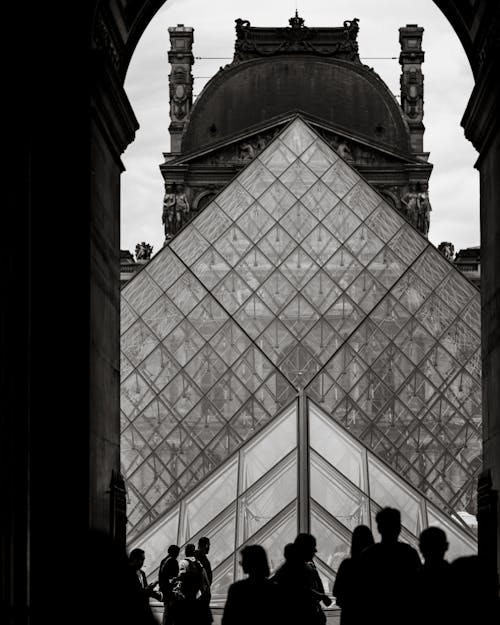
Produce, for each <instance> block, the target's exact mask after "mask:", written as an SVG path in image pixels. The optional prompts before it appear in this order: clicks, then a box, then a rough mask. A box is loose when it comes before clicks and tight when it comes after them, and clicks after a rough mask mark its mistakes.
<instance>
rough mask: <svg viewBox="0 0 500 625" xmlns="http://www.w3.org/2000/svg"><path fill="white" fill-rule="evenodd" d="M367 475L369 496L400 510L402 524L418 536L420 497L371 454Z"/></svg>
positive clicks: (420, 521)
mask: <svg viewBox="0 0 500 625" xmlns="http://www.w3.org/2000/svg"><path fill="white" fill-rule="evenodd" d="M368 475H369V480H370V497H371V498H372V499H374V500H375V501H376V502H377V503H378V504H379V505H381V506H390V507H392V508H397V509H398V510H399V511H400V512H401V522H402V524H403V525H404V526H405V527H407V528H408V529H409V530H410V531H411V532H413V534H415V535H417V536H418V534H419V531H420V530H419V528H422V520H421V510H420V504H421V499H420V497H418V496H417V495H416V494H415V493H414V492H412V491H411V490H410V488H409V487H408V486H407V485H406V484H404V483H403V482H402V481H401V480H399V479H398V478H397V477H396V475H395V474H394V473H393V472H392V471H390V470H389V469H387V468H386V467H385V466H383V465H382V464H381V463H380V462H379V461H378V460H376V459H375V458H374V457H373V456H372V455H371V454H369V456H368Z"/></svg>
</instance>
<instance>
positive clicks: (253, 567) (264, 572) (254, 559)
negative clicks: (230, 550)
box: [240, 545, 271, 579]
mask: <svg viewBox="0 0 500 625" xmlns="http://www.w3.org/2000/svg"><path fill="white" fill-rule="evenodd" d="M240 555H241V560H240V564H241V568H242V569H243V572H244V573H246V574H247V575H248V576H249V577H258V578H261V579H262V578H266V577H269V575H270V573H271V572H270V570H269V564H268V562H267V554H266V550H265V549H264V547H262V546H261V545H247V546H246V547H243V549H242V550H241V551H240Z"/></svg>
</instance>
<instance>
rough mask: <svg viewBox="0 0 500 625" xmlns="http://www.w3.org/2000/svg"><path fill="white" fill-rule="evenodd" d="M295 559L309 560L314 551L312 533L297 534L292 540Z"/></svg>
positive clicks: (312, 556) (314, 542)
mask: <svg viewBox="0 0 500 625" xmlns="http://www.w3.org/2000/svg"><path fill="white" fill-rule="evenodd" d="M293 544H294V551H295V554H296V556H297V559H298V560H299V561H301V562H309V561H310V560H312V559H313V558H314V554H315V553H316V539H315V538H314V536H313V535H312V534H305V533H303V534H298V535H297V538H296V539H295V540H294V542H293Z"/></svg>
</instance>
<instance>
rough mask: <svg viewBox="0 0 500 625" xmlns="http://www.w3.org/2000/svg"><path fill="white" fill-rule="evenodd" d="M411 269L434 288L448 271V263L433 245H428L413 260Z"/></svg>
mask: <svg viewBox="0 0 500 625" xmlns="http://www.w3.org/2000/svg"><path fill="white" fill-rule="evenodd" d="M412 269H413V271H414V272H415V273H416V275H417V276H419V277H420V278H422V280H424V282H426V283H427V284H428V285H429V286H430V287H431V288H433V289H434V288H435V287H436V286H437V285H438V284H439V283H440V282H441V280H442V279H443V278H444V277H445V275H446V274H447V273H449V271H450V264H449V263H448V262H446V261H445V260H444V258H443V256H442V255H441V254H440V253H439V252H438V251H437V250H436V249H435V248H433V247H431V246H430V245H429V247H428V248H427V249H426V250H425V251H424V253H423V254H422V255H421V256H420V257H419V258H418V259H417V260H416V261H415V263H414V265H413V267H412Z"/></svg>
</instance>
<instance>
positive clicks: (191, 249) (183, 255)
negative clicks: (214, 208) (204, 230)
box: [170, 225, 209, 266]
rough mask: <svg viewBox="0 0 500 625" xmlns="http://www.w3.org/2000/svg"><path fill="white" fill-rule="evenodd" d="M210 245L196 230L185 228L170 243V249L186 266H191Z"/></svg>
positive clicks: (192, 227)
mask: <svg viewBox="0 0 500 625" xmlns="http://www.w3.org/2000/svg"><path fill="white" fill-rule="evenodd" d="M208 246H209V243H208V242H207V240H206V239H204V238H203V237H202V236H201V234H200V233H199V232H198V231H197V230H196V228H195V227H194V226H193V225H191V227H190V228H184V229H183V230H181V231H180V232H179V234H177V235H176V237H175V239H173V241H172V242H171V243H170V247H171V248H172V250H173V251H174V252H175V253H176V254H177V256H178V257H179V258H180V259H181V260H183V261H184V262H185V263H186V265H188V266H189V265H191V264H192V263H193V262H194V261H195V260H196V259H197V258H198V257H199V256H201V255H202V254H203V252H204V251H205V250H206V249H207V248H208Z"/></svg>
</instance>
